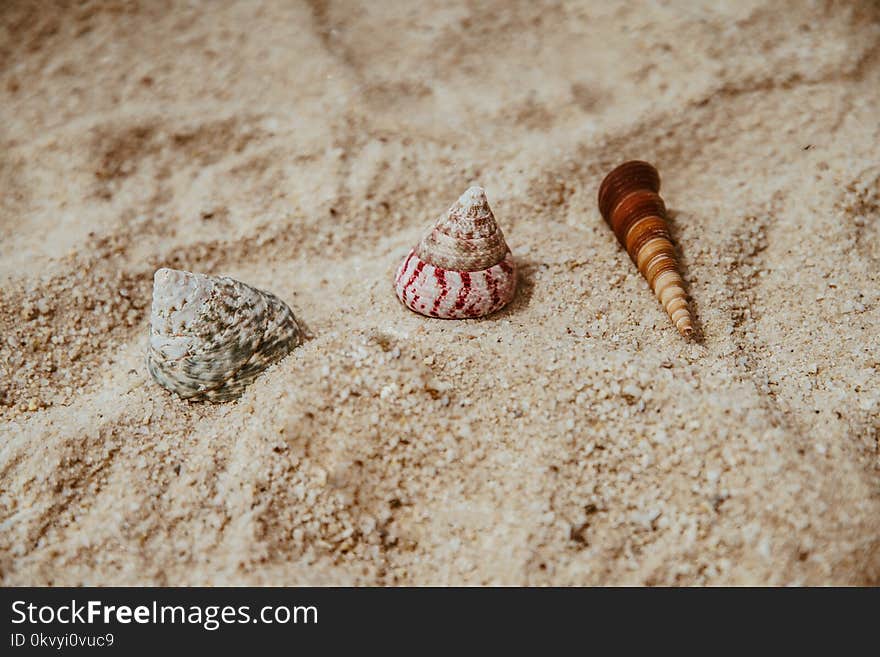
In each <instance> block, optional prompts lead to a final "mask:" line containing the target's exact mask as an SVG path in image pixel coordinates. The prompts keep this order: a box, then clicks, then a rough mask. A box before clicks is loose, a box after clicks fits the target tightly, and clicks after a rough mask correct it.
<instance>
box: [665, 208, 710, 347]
mask: <svg viewBox="0 0 880 657" xmlns="http://www.w3.org/2000/svg"><path fill="white" fill-rule="evenodd" d="M680 214H681V212H680V211H679V210H676V209H674V208H666V225H667V227H668V228H669V235H670V237H672V243H673V245H675V252H676V255H677V256H678V268H679V271H680V272H681V276H682V278H683V279H684V284H685V292H687V295H688V305H689V306H690V309H691V315H692V317H693V322H694V333H693V335H692V336H691V340H693V341H694V342H696V343H697V344H703V342H704V341H705V337H704V334H703V322H702V321H700V307H699V303H698V302H697V300H696V299H695V298H694V297H693V295H691V290H690V288H691V285H690V280H691V272H690V267H689V266H688V261H687V258H685V257H684V251H682V248H681V243H682V242H681V240H680V239H679V236H680V235H681V227H680V225H679V223H678V221H677V219H678V216H679V215H680Z"/></svg>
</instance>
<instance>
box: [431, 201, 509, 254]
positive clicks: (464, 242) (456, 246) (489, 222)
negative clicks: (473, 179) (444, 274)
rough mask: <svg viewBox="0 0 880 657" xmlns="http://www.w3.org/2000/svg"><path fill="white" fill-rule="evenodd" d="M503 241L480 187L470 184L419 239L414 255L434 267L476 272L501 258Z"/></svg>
mask: <svg viewBox="0 0 880 657" xmlns="http://www.w3.org/2000/svg"><path fill="white" fill-rule="evenodd" d="M507 251H508V248H507V242H505V241H504V234H503V233H502V232H501V229H500V228H499V227H498V224H497V223H496V221H495V215H494V214H492V208H490V207H489V200H488V199H487V198H486V192H485V191H484V190H483V188H482V187H471V188H470V189H468V190H467V191H466V192H465V193H464V194H462V195H461V197H459V199H458V200H457V201H456V202H455V203H453V204H452V207H451V208H449V210H448V211H447V212H446V213H445V214H444V215H443V216H441V217H440V219H438V220H437V223H436V224H435V225H434V227H433V228H431V230H430V231H428V233H427V234H426V235H425V236H424V237H423V238H422V240H421V241H420V242H419V245H418V247H416V254H417V255H418V256H419V258H421V259H422V260H424V261H425V262H429V263H431V264H432V265H434V266H436V267H442V268H443V269H450V270H454V271H480V270H482V269H489V267H492V266H493V265H497V264H498V263H499V262H501V261H502V260H504V258H505V256H506V255H507Z"/></svg>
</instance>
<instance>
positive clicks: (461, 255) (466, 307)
mask: <svg viewBox="0 0 880 657" xmlns="http://www.w3.org/2000/svg"><path fill="white" fill-rule="evenodd" d="M394 282H395V291H396V292H397V296H398V298H399V299H400V300H401V302H402V303H403V304H404V305H405V306H406V307H407V308H409V309H410V310H413V311H415V312H417V313H421V314H422V315H427V316H429V317H442V318H447V319H461V318H473V317H482V316H484V315H488V314H490V313H493V312H495V311H496V310H499V309H501V308H503V307H504V306H506V305H507V304H508V303H509V302H510V300H511V299H513V296H514V294H515V293H516V266H515V264H514V260H513V255H512V254H511V252H510V249H509V248H508V246H507V242H506V241H505V240H504V234H503V233H502V232H501V228H500V227H499V226H498V223H497V222H496V221H495V215H494V214H493V213H492V209H491V208H490V207H489V200H488V199H487V198H486V192H485V191H484V190H483V189H482V188H481V187H471V188H470V189H468V190H467V191H466V192H465V193H464V194H462V195H461V197H460V198H459V199H458V200H457V201H456V202H455V203H453V205H452V207H451V208H449V210H448V211H447V212H446V213H445V214H444V215H443V216H441V217H440V218H439V219H438V220H437V223H436V224H435V225H434V226H433V227H432V228H431V230H429V231H428V232H427V233H426V234H425V236H424V237H423V238H422V239H421V240H420V241H419V243H418V245H416V247H415V248H414V249H412V250H411V251H410V252H409V254H408V255H407V256H406V257H405V258H404V259H403V262H401V264H400V266H399V267H398V268H397V274H396V276H395V279H394Z"/></svg>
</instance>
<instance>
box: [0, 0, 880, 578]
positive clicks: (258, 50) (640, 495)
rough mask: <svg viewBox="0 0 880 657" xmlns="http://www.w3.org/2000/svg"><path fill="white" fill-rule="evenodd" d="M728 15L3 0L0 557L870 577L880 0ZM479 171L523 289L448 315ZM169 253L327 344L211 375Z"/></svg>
mask: <svg viewBox="0 0 880 657" xmlns="http://www.w3.org/2000/svg"><path fill="white" fill-rule="evenodd" d="M717 4H718V3H714V2H675V3H632V4H630V5H628V6H623V5H618V4H617V3H605V2H594V3H583V2H546V3H534V2H507V1H506V0H497V1H495V2H472V3H464V4H458V3H449V2H445V1H443V2H440V1H436V2H424V3H418V4H416V3H402V2H390V1H389V2H371V1H365V2H354V0H352V1H340V2H320V1H314V2H264V3H257V2H248V1H241V2H217V3H213V2H212V3H207V2H206V3H190V2H146V1H145V2H141V3H132V2H92V3H83V4H78V3H61V2H58V3H50V2H35V1H34V2H22V1H16V0H11V1H7V2H4V3H3V4H2V7H0V280H2V292H0V583H2V584H4V585H44V584H53V585H61V584H67V585H78V584H93V585H94V584H101V585H110V584H157V585H190V584H255V585H263V584H273V585H276V584H285V585H298V584H299V585H330V584H357V585H375V584H391V585H395V584H417V585H422V584H441V585H445V584H514V585H519V584H533V585H546V584H555V585H568V584H578V585H594V584H634V585H641V584H655V585H665V584H679V585H693V584H711V585H719V584H770V585H777V584H779V585H781V584H874V585H876V584H880V452H878V436H880V418H878V413H880V376H878V369H880V151H878V144H880V5H878V4H877V3H873V2H861V1H853V2H827V3H826V2H816V3H810V2H795V1H792V2H773V3H766V5H765V4H764V3H758V2H736V3H726V4H724V5H723V6H721V7H718V6H716V5H717ZM68 5H69V6H68ZM632 158H638V159H645V160H648V161H650V162H652V163H654V164H655V165H656V166H657V167H658V169H659V171H660V174H661V176H662V179H663V187H662V189H661V193H662V194H663V196H664V198H665V200H666V202H667V205H668V206H669V208H670V214H671V220H672V224H673V226H672V230H673V236H674V238H675V240H676V243H677V246H678V249H679V251H680V254H681V259H682V265H683V271H684V275H685V278H686V282H687V286H688V291H689V294H690V295H691V298H692V307H693V310H694V313H695V316H696V319H697V322H698V328H699V333H700V337H699V339H698V340H697V341H691V342H688V341H686V340H684V339H683V338H682V337H681V336H679V335H678V333H677V332H676V331H675V329H674V327H673V326H672V325H671V323H670V321H669V318H668V317H667V316H666V315H665V314H664V313H663V309H662V308H661V306H660V305H659V303H658V302H657V301H656V299H655V298H654V297H653V296H652V294H651V292H650V290H649V289H648V287H647V284H646V282H645V280H644V279H643V278H642V277H641V276H640V275H639V273H638V272H637V270H636V269H635V267H634V266H633V265H632V263H631V262H630V260H629V258H628V257H627V255H626V253H625V252H624V251H623V250H622V249H621V248H620V247H619V245H618V244H617V241H616V240H615V238H614V235H613V234H612V232H611V231H610V230H609V229H608V227H607V226H606V225H605V223H604V222H603V220H602V218H601V216H600V215H599V211H598V209H597V207H596V192H597V189H598V185H599V183H600V181H601V179H602V176H603V175H604V174H605V173H606V172H607V171H609V170H610V169H611V168H612V167H613V166H615V165H616V164H619V163H620V162H622V161H624V160H627V159H632ZM473 184H479V185H482V186H483V187H485V189H486V191H487V194H488V196H489V200H490V202H491V204H492V207H493V209H494V211H495V215H496V217H497V219H498V221H499V223H500V224H501V226H502V228H503V230H504V232H505V235H506V237H507V241H508V243H509V245H510V247H511V249H512V251H513V253H514V254H515V256H516V257H517V260H518V262H519V265H520V270H521V278H520V286H519V291H518V294H517V297H516V298H515V300H514V301H513V302H512V303H511V305H510V306H508V307H507V308H506V309H504V310H502V311H501V312H498V313H496V314H495V315H492V316H490V317H487V318H485V319H482V320H479V321H444V320H431V319H427V318H424V317H421V316H419V315H416V314H415V313H412V312H410V311H408V310H407V309H405V308H404V307H403V306H402V305H401V304H400V303H399V302H398V300H397V299H396V297H395V295H394V292H393V289H392V276H393V273H394V270H395V268H396V266H397V265H398V263H399V261H400V259H401V258H402V257H403V256H404V255H405V254H406V252H407V251H408V250H409V248H410V247H412V246H413V245H414V244H415V242H416V241H417V240H418V238H419V237H420V235H421V234H422V233H423V231H424V230H426V229H427V227H428V226H430V225H431V223H432V222H433V221H434V220H435V219H436V218H437V217H438V216H439V215H440V213H441V212H443V211H444V210H445V209H446V208H447V207H449V205H450V204H451V203H452V202H453V201H454V200H455V199H456V198H457V197H458V195H459V194H460V193H461V192H463V191H464V190H465V189H466V188H467V187H468V186H470V185H473ZM163 266H167V267H174V268H178V269H186V270H190V271H197V272H202V273H208V274H227V275H230V276H233V277H234V278H237V279H239V280H242V281H245V282H247V283H249V284H251V285H254V286H256V287H259V288H262V289H266V290H270V291H272V292H273V293H275V294H277V295H278V296H279V297H281V298H282V299H284V300H285V301H287V302H288V303H289V304H290V306H291V307H292V308H293V309H294V311H295V313H296V314H297V316H298V317H299V318H300V319H301V320H303V322H304V323H305V324H306V325H307V327H308V331H309V334H310V336H311V337H310V339H309V340H308V341H307V342H306V343H305V344H304V345H303V346H302V347H300V348H298V349H297V350H296V351H294V352H293V353H292V354H291V355H290V356H289V357H288V358H286V359H285V360H283V361H281V362H280V363H278V364H277V365H275V366H273V367H271V368H270V369H269V370H267V371H266V372H265V373H264V374H263V376H261V377H260V378H259V379H258V380H257V382H256V383H255V384H254V385H252V386H251V387H250V388H249V389H248V390H247V391H246V392H245V394H244V396H243V397H242V398H241V399H240V400H239V401H237V402H234V403H228V404H221V405H212V404H206V403H199V404H191V403H187V402H183V401H181V400H179V399H178V398H176V397H175V396H173V395H171V394H170V393H168V392H166V391H165V390H164V389H162V388H160V387H159V386H157V385H156V384H155V383H154V382H153V381H152V380H151V379H150V378H149V375H148V373H147V370H146V366H145V362H144V357H145V352H146V346H147V336H148V323H149V306H150V295H151V283H152V275H153V272H154V271H155V270H156V269H157V268H159V267H163Z"/></svg>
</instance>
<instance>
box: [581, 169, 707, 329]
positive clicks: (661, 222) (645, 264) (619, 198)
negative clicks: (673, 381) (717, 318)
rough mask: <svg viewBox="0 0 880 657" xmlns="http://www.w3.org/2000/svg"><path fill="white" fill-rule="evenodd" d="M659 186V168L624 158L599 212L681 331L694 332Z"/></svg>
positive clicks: (605, 186)
mask: <svg viewBox="0 0 880 657" xmlns="http://www.w3.org/2000/svg"><path fill="white" fill-rule="evenodd" d="M659 192H660V175H659V174H658V173H657V169H655V168H654V167H653V166H652V165H651V164H648V163H647V162H642V161H640V160H631V161H629V162H624V163H623V164H621V165H620V166H618V167H617V168H616V169H614V170H613V171H612V172H611V173H609V174H608V175H607V176H605V179H604V180H603V181H602V184H601V185H600V186H599V198H598V202H599V212H601V213H602V217H603V218H604V219H605V221H606V222H607V223H608V225H609V226H611V229H612V230H613V231H614V234H615V235H616V236H617V240H618V241H619V242H620V244H621V245H622V246H623V248H625V249H626V251H627V253H629V257H630V258H632V261H633V262H634V263H635V264H636V267H638V268H639V271H640V272H641V273H642V276H644V277H645V279H646V280H647V281H648V285H650V286H651V290H653V291H654V294H655V295H656V296H657V299H659V301H660V303H661V304H662V305H663V307H664V308H665V309H666V312H667V314H668V315H669V318H670V319H671V320H672V323H673V324H675V327H676V328H677V329H678V331H679V333H681V334H682V335H683V336H685V337H689V336H690V335H691V334H692V333H693V331H694V325H693V317H692V316H691V312H690V309H689V308H688V303H687V293H686V292H685V290H684V280H683V279H682V277H681V273H680V271H679V266H678V258H677V257H676V254H675V248H674V247H673V245H672V238H671V237H670V235H669V229H668V227H667V224H666V221H667V219H666V205H665V204H664V203H663V199H662V198H660V194H659Z"/></svg>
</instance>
